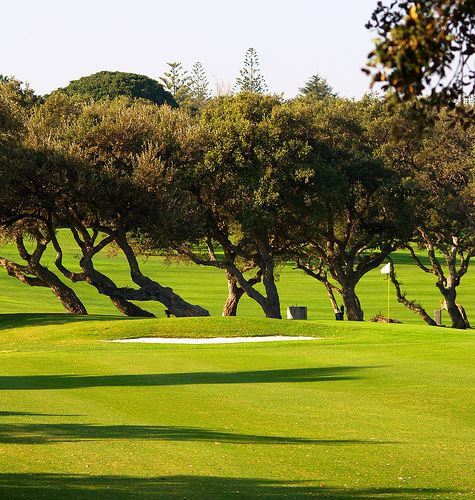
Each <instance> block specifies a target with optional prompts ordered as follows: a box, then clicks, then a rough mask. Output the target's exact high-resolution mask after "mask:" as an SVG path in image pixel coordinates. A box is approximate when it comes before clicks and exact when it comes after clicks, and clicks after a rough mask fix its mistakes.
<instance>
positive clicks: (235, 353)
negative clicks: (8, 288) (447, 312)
mask: <svg viewBox="0 0 475 500" xmlns="http://www.w3.org/2000/svg"><path fill="white" fill-rule="evenodd" d="M0 328H1V329H2V330H1V336H0V339H1V340H0V398H1V399H0V401H1V406H0V471H1V472H0V498H44V499H60V498H61V499H63V498H84V499H117V498H119V499H122V498H123V499H125V498H157V497H168V498H200V499H201V498H256V497H262V498H271V497H272V498H308V497H317V498H355V499H362V498H365V499H369V498H404V499H415V498H424V499H425V498H453V497H463V498H473V497H474V495H475V490H474V477H475V470H474V465H473V464H474V463H475V450H474V444H473V443H474V442H475V431H474V428H475V426H474V424H475V417H474V415H475V412H474V411H473V409H474V402H475V391H474V378H475V367H474V363H473V352H474V347H475V335H474V334H473V333H472V332H457V331H450V330H445V329H444V330H442V329H435V328H429V327H425V326H414V325H379V324H364V323H363V324H356V325H355V324H349V323H347V322H342V323H341V322H338V323H336V322H334V321H327V322H325V321H308V322H286V321H276V320H275V321H271V320H256V319H245V318H244V319H240V318H205V319H202V318H196V319H171V320H167V319H160V320H120V321H116V320H111V318H107V317H104V316H96V317H90V318H85V319H80V318H71V317H68V316H67V315H18V316H17V315H1V316H0ZM276 333H278V334H287V335H299V334H307V335H308V334H315V335H318V336H321V337H324V339H323V340H318V341H312V342H287V343H279V344H242V345H226V346H219V345H214V346H169V345H168V346H164V345H136V344H114V343H107V342H100V340H105V339H112V338H123V337H126V336H132V337H137V336H142V335H160V336H165V335H169V336H177V335H178V336H189V335H193V336H216V335H229V336H230V335H236V334H238V335H243V334H248V335H250V334H254V335H266V334H276Z"/></svg>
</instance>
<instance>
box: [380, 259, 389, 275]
mask: <svg viewBox="0 0 475 500" xmlns="http://www.w3.org/2000/svg"><path fill="white" fill-rule="evenodd" d="M390 272H391V262H388V263H387V264H386V265H385V266H384V267H382V268H381V274H389V273H390Z"/></svg>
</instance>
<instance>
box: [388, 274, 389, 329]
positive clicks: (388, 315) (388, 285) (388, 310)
mask: <svg viewBox="0 0 475 500" xmlns="http://www.w3.org/2000/svg"><path fill="white" fill-rule="evenodd" d="M388 325H389V274H388Z"/></svg>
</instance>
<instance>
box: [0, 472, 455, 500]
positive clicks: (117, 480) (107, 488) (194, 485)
mask: <svg viewBox="0 0 475 500" xmlns="http://www.w3.org/2000/svg"><path fill="white" fill-rule="evenodd" d="M320 482H321V481H320V480H317V479H316V480H314V481H311V482H310V481H279V480H272V479H263V478H239V477H237V478H235V477H209V476H184V475H183V476H160V477H129V476H86V475H79V474H77V475H68V474H47V473H46V474H0V497H1V498H8V499H17V498H23V499H24V498H35V499H48V500H50V499H51V500H53V499H66V498H67V499H69V498H74V499H76V500H92V499H94V500H106V499H114V500H125V499H134V498H150V499H152V498H177V499H183V498H187V499H190V498H191V499H229V498H231V499H237V498H292V499H297V500H298V499H304V498H309V497H311V498H333V499H355V500H356V499H377V498H392V499H417V498H421V499H423V498H428V497H435V496H437V498H444V494H447V497H448V496H449V494H451V495H454V494H457V493H458V492H459V491H457V490H450V491H449V490H444V489H439V488H407V487H405V488H404V487H403V488H356V489H355V488H353V489H351V488H334V487H325V486H320V485H319V484H320ZM317 485H318V486H317ZM447 497H445V498H447Z"/></svg>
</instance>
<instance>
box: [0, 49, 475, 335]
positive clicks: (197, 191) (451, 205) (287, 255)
mask: <svg viewBox="0 0 475 500" xmlns="http://www.w3.org/2000/svg"><path fill="white" fill-rule="evenodd" d="M254 56H255V54H254V53H248V54H247V57H249V58H251V59H252V58H253V57H254ZM246 65H248V63H247V62H246V64H245V66H246ZM249 65H251V63H249ZM248 69H249V71H248V72H242V73H241V77H240V80H238V83H239V82H240V85H241V87H240V88H239V89H236V92H235V93H233V94H230V95H226V96H219V97H213V98H212V97H210V94H209V92H208V90H207V85H206V84H205V76H204V72H203V69H202V67H201V65H195V66H194V68H193V71H192V74H191V75H190V76H188V75H184V74H183V72H182V68H181V65H179V64H176V63H172V64H170V71H169V72H167V74H166V75H165V76H164V78H163V79H162V82H163V83H164V85H165V88H163V87H162V86H161V85H160V84H158V83H157V82H155V84H152V83H150V82H148V81H147V80H144V79H145V78H146V77H141V78H142V79H140V78H138V77H137V76H138V75H130V74H110V73H107V72H102V73H98V74H96V75H95V76H94V78H93V79H92V81H91V80H90V81H87V79H80V80H77V81H76V82H73V83H72V84H71V85H70V86H69V87H67V88H66V89H63V90H59V91H56V92H53V93H52V94H50V95H49V96H47V97H45V98H43V99H41V100H38V99H35V98H33V97H32V95H30V93H29V90H28V89H25V88H24V87H23V86H22V85H20V84H19V83H18V82H16V81H14V80H11V79H3V80H2V81H1V82H0V175H1V178H2V183H1V185H0V226H1V238H2V240H3V241H9V242H13V243H14V244H15V245H16V248H17V250H18V252H17V253H18V256H17V258H16V259H9V258H5V257H0V266H2V267H3V268H4V269H5V270H6V271H7V273H8V274H9V275H11V276H13V277H15V278H16V279H18V280H20V281H21V282H23V283H25V284H26V285H29V286H42V287H47V288H50V289H51V291H52V293H54V294H55V295H56V296H57V297H58V299H59V300H60V301H61V302H62V304H63V305H64V307H65V308H66V310H67V311H69V312H71V313H76V314H86V308H85V306H84V305H83V303H82V302H81V300H80V298H79V297H78V296H77V294H76V293H75V292H74V290H73V289H72V288H71V286H69V284H68V283H70V282H78V281H80V282H85V283H88V284H89V285H91V286H92V287H94V288H95V289H96V290H97V291H98V292H99V293H100V294H102V295H104V296H105V297H107V298H108V300H110V301H111V302H112V303H113V304H114V306H116V307H117V309H118V310H119V311H121V312H122V313H124V314H127V315H130V316H152V314H151V313H150V312H148V311H147V310H146V309H144V308H142V307H141V306H139V305H137V304H138V303H139V304H142V303H144V302H147V301H158V302H160V303H162V304H164V305H165V306H166V307H167V309H169V310H170V311H171V313H172V314H174V315H176V316H203V315H208V314H209V313H208V311H207V310H206V309H205V308H203V307H202V306H198V305H194V304H190V303H188V302H186V301H185V300H184V299H183V298H181V297H180V296H178V295H177V294H176V293H175V292H174V291H173V290H172V289H170V288H169V287H167V286H166V284H163V283H160V282H159V281H158V280H157V277H155V276H147V275H146V273H145V271H144V270H143V269H142V266H141V265H140V261H139V259H138V258H137V256H138V255H140V254H141V253H144V252H146V253H153V252H160V253H161V254H167V255H170V256H172V257H173V256H175V257H179V258H185V259H188V260H190V261H191V262H194V263H196V264H199V265H202V266H209V267H215V268H218V269H221V270H222V272H223V277H225V279H226V280H227V284H228V296H227V299H226V300H225V304H224V307H223V314H224V315H236V314H237V310H238V305H239V300H240V298H241V297H242V296H243V295H244V294H246V295H247V296H249V297H250V298H251V299H253V300H255V301H256V302H257V303H258V304H259V306H260V307H261V308H262V310H263V313H264V314H265V316H266V317H268V318H280V317H281V305H280V299H279V294H278V289H277V286H276V280H277V278H278V269H279V267H280V266H281V265H283V264H285V263H288V262H293V265H294V267H296V268H298V269H300V270H301V271H303V272H304V273H306V274H307V275H308V276H310V277H312V278H314V279H315V280H316V281H317V282H319V283H321V285H322V286H323V287H324V289H325V290H326V292H327V294H328V298H329V303H330V306H331V307H332V308H333V310H334V311H335V312H337V311H339V310H340V304H341V303H342V304H343V305H344V307H345V312H346V316H347V318H348V319H349V320H354V321H361V320H363V318H364V312H363V310H364V307H363V304H361V301H360V299H359V297H358V294H357V285H358V283H359V281H360V280H361V279H362V278H363V276H365V275H366V274H367V273H368V272H369V271H371V270H373V269H375V268H377V267H378V266H380V265H381V264H382V263H383V262H384V261H385V260H387V259H390V255H391V253H392V252H394V251H395V250H397V249H401V248H407V249H408V251H409V253H410V254H411V256H412V257H413V258H414V260H415V262H416V263H417V265H418V266H419V267H420V268H421V270H422V271H424V272H426V273H431V274H433V275H434V279H435V285H436V286H437V288H438V290H439V291H440V293H441V298H442V299H443V301H444V306H445V307H446V308H447V310H448V313H449V314H450V317H451V320H452V326H454V327H456V328H466V327H468V326H469V323H468V319H467V317H466V314H465V311H464V309H463V307H462V306H460V304H458V303H457V300H456V292H457V287H458V286H459V285H460V282H461V279H462V277H463V276H464V275H465V274H466V273H467V271H468V267H469V263H470V259H471V258H472V257H473V256H474V255H475V231H474V220H475V217H474V215H475V214H474V192H473V174H474V149H473V144H474V143H475V141H474V133H473V129H469V130H464V129H463V127H462V126H460V125H457V124H455V125H454V126H453V127H452V128H450V129H449V128H447V126H446V119H445V115H444V110H443V109H442V110H441V111H440V112H436V111H434V112H433V116H432V119H431V120H430V121H428V122H427V125H426V126H425V127H424V130H423V131H422V133H420V132H418V133H417V134H416V133H415V130H416V129H417V130H418V131H419V130H420V122H419V121H418V120H416V119H414V116H413V114H412V113H411V108H410V106H409V105H407V106H404V105H402V106H400V107H399V108H398V109H397V110H396V111H395V110H393V109H391V110H390V109H388V107H387V105H386V104H385V103H384V101H382V100H380V99H377V98H375V97H371V96H366V97H364V98H363V99H362V100H359V101H354V100H348V99H343V98H339V97H338V96H337V95H336V94H335V93H334V92H333V89H331V87H330V86H329V85H328V84H327V82H326V81H325V80H324V79H323V78H321V77H319V76H318V75H315V76H314V77H312V78H311V79H310V80H309V81H308V82H307V83H306V85H305V86H304V87H302V89H301V95H300V96H298V97H296V98H294V99H289V100H285V99H283V98H282V97H278V96H273V95H268V94H266V92H265V91H266V87H265V82H264V81H263V79H262V77H261V75H260V73H259V72H258V71H257V70H258V64H257V63H256V60H254V61H252V71H251V70H250V67H249V68H248ZM120 77H122V79H123V80H125V82H124V81H122V82H121V78H120ZM253 78H254V79H257V80H256V81H255V82H254V83H255V84H256V86H255V87H253V86H252V85H251V84H250V80H252V79H253ZM94 82H95V83H94ZM104 82H106V83H104ZM107 82H108V83H107ZM127 82H128V83H127ZM140 82H142V84H143V89H142V90H141V87H140ZM184 82H186V85H185V83H184ZM104 85H105V86H104ZM107 85H108V89H109V90H107V88H106V87H107ZM183 85H185V87H186V92H185V90H184V88H183ZM160 89H161V90H160ZM167 89H168V90H167ZM190 89H191V90H190ZM237 90H239V92H237ZM170 91H171V92H170ZM187 102H188V103H191V104H186V103H187ZM177 103H178V105H179V107H177ZM60 230H61V231H62V232H64V231H67V232H69V233H70V234H71V237H72V238H73V240H74V241H75V243H76V245H77V249H78V255H79V256H78V259H77V262H76V263H75V264H74V266H71V265H70V258H71V256H70V255H69V256H68V259H65V257H64V249H63V247H62V242H61V238H59V237H58V235H59V231H60ZM111 247H114V248H115V249H116V251H118V252H120V253H121V254H122V255H123V257H124V258H125V260H126V262H127V263H128V266H129V271H130V280H131V283H132V284H131V285H130V286H127V287H124V286H120V285H118V284H117V283H115V282H114V280H113V279H112V278H111V277H110V276H108V275H107V274H105V273H104V271H102V270H99V269H97V268H96V266H95V262H94V261H95V258H96V256H97V255H98V253H99V252H102V251H105V250H106V249H107V248H111ZM47 248H53V249H54V252H55V256H56V257H55V262H54V269H51V268H49V267H48V266H46V265H45V263H44V255H45V251H46V249H47ZM421 252H425V253H426V254H427V258H426V259H422V258H421V257H420V256H421ZM391 278H392V280H393V283H394V285H395V287H396V290H397V294H398V300H399V301H400V302H402V303H403V304H404V305H406V306H407V307H409V308H410V309H411V310H413V311H414V312H415V313H417V314H418V315H420V316H421V317H422V318H423V319H424V320H425V321H426V322H427V323H429V324H435V322H434V320H433V318H431V316H430V314H429V313H428V312H427V311H426V310H425V309H424V307H423V306H422V305H421V304H419V303H417V302H416V301H415V300H411V299H409V298H408V297H407V295H406V293H405V292H404V291H403V290H402V289H401V284H400V283H399V281H398V278H397V274H396V272H395V270H394V267H393V269H392V273H391Z"/></svg>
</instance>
